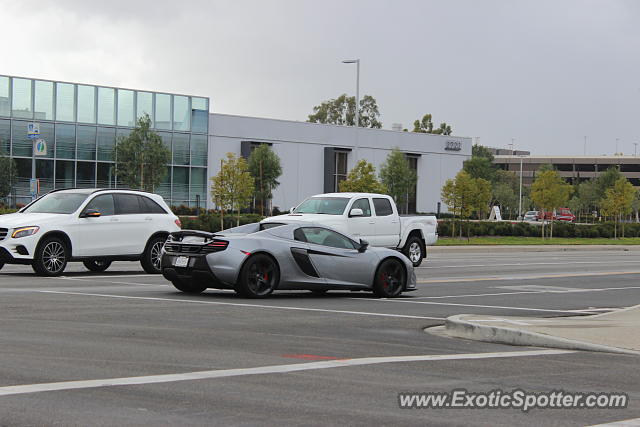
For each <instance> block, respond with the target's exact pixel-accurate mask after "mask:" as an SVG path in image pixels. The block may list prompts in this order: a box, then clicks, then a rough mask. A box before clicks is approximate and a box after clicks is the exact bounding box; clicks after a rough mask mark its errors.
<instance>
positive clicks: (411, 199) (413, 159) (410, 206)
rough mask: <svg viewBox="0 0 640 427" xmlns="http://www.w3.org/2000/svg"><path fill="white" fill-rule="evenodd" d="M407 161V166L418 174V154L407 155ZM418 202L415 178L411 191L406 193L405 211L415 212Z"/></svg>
mask: <svg viewBox="0 0 640 427" xmlns="http://www.w3.org/2000/svg"><path fill="white" fill-rule="evenodd" d="M407 162H409V167H410V168H411V169H412V170H413V171H414V172H415V173H416V176H417V175H418V156H411V155H407ZM417 204H418V182H417V180H416V184H415V185H414V186H413V189H412V191H411V192H410V193H409V194H407V206H406V209H407V210H406V212H407V213H416V210H417Z"/></svg>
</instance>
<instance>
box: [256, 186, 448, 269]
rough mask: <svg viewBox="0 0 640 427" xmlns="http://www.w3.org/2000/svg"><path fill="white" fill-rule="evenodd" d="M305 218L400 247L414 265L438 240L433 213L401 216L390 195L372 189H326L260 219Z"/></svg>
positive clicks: (376, 243) (375, 243)
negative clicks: (361, 191)
mask: <svg viewBox="0 0 640 427" xmlns="http://www.w3.org/2000/svg"><path fill="white" fill-rule="evenodd" d="M279 219H280V220H285V219H286V221H287V222H291V221H306V222H314V223H317V224H322V225H326V226H329V227H332V228H334V229H335V230H336V231H339V232H341V233H343V234H346V235H349V236H352V237H355V238H356V239H358V238H359V239H362V240H366V241H367V242H368V243H369V244H370V245H371V246H379V247H387V248H393V249H397V250H400V251H402V253H404V254H405V255H406V256H407V258H409V260H410V261H411V263H412V264H413V266H414V267H417V266H419V265H420V264H421V263H422V259H423V258H425V257H426V246H429V245H434V244H435V243H436V241H437V240H438V234H437V225H438V222H437V220H436V217H435V216H407V217H404V216H403V217H401V216H400V215H399V214H398V208H397V207H396V204H395V202H394V200H393V198H391V197H389V196H387V195H385V194H372V193H327V194H318V195H315V196H312V197H309V198H308V199H306V200H305V201H303V202H302V203H300V204H299V205H298V206H296V207H295V208H291V211H290V213H288V214H285V215H279V216H275V217H270V218H266V219H264V220H262V223H266V222H268V223H277V222H278V220H279Z"/></svg>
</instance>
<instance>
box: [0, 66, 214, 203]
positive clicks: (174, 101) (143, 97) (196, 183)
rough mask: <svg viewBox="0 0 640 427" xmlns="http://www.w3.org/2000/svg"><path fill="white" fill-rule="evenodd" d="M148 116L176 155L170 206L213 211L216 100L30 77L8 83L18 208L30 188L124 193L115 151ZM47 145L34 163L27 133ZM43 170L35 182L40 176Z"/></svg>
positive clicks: (3, 84)
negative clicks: (211, 136)
mask: <svg viewBox="0 0 640 427" xmlns="http://www.w3.org/2000/svg"><path fill="white" fill-rule="evenodd" d="M144 114H148V115H149V117H150V118H151V121H152V127H153V130H154V131H156V132H157V133H158V134H159V135H160V137H161V138H162V141H163V143H164V145H165V146H166V147H167V148H168V149H169V150H170V152H171V162H170V164H168V165H167V174H166V175H165V176H164V178H163V180H162V183H161V184H160V186H159V187H158V188H157V189H156V192H157V193H158V194H161V195H162V196H163V197H164V198H165V199H166V200H167V202H168V203H170V204H173V205H180V204H184V205H189V206H195V205H196V199H197V198H198V197H199V199H200V206H201V207H203V206H205V203H206V194H207V184H208V182H207V164H208V159H207V153H208V132H209V99H207V98H204V97H192V96H186V95H175V94H169V93H155V92H148V91H136V90H132V89H121V88H111V87H106V86H93V85H86V84H75V83H66V82H55V81H48V80H35V79H28V78H22V77H11V76H0V152H4V153H6V154H8V155H10V156H11V157H13V158H14V161H15V162H16V166H17V182H16V185H15V186H14V187H15V188H14V197H15V198H14V200H15V201H16V202H17V203H26V202H27V201H29V200H30V195H29V180H30V179H31V178H34V177H35V178H38V179H39V180H40V188H41V192H46V191H50V190H53V189H58V188H69V187H84V188H93V187H100V188H103V187H107V188H109V187H117V186H119V183H118V182H117V179H116V176H115V174H114V169H115V159H114V148H115V144H116V141H117V140H118V138H123V137H126V136H128V135H129V134H130V133H131V131H132V129H133V127H134V126H135V125H136V121H137V120H138V119H139V118H140V117H142V116H143V115H144ZM32 123H36V124H37V125H38V127H39V130H40V134H39V135H37V136H36V137H35V139H42V140H44V142H45V143H46V146H47V152H46V154H45V155H39V156H37V157H36V156H34V153H33V144H34V139H30V138H29V135H28V134H27V127H28V126H30V125H31V124H32ZM33 166H35V176H33V175H32V173H33V171H32V169H33Z"/></svg>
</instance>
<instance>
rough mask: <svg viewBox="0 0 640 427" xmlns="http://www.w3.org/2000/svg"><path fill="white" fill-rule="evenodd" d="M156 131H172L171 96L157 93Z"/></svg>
mask: <svg viewBox="0 0 640 427" xmlns="http://www.w3.org/2000/svg"><path fill="white" fill-rule="evenodd" d="M155 116H156V118H155V124H156V129H163V130H171V95H167V94H164V93H156V110H155Z"/></svg>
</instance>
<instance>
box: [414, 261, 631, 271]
mask: <svg viewBox="0 0 640 427" xmlns="http://www.w3.org/2000/svg"><path fill="white" fill-rule="evenodd" d="M624 263H634V264H637V263H638V260H629V261H626V260H625V261H623V260H620V261H568V262H514V263H508V264H458V265H437V266H430V267H416V269H417V270H422V269H429V268H461V267H463V268H466V267H526V266H528V265H567V264H624Z"/></svg>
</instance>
